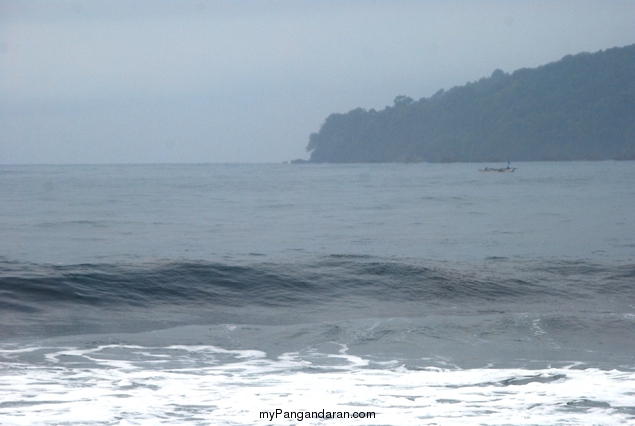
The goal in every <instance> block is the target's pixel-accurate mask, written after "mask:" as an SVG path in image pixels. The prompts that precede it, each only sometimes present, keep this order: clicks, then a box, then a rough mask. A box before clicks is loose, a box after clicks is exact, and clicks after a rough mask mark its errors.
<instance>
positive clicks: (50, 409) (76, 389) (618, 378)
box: [0, 345, 635, 425]
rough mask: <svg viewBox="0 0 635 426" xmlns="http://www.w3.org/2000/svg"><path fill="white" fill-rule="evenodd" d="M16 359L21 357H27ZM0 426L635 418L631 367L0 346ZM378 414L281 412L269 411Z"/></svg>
mask: <svg viewBox="0 0 635 426" xmlns="http://www.w3.org/2000/svg"><path fill="white" fill-rule="evenodd" d="M25 356H30V357H31V358H29V359H28V360H27V359H26V358H25ZM0 360H2V362H0V374H1V375H2V380H1V381H0V419H1V422H0V423H2V424H3V425H33V424H39V425H61V424H63V425H88V424H90V425H95V424H103V425H157V424H161V425H169V424H173V425H181V424H196V425H261V424H315V425H322V424H324V425H327V424H328V425H333V424H364V425H434V424H439V425H441V424H442V425H453V424H456V425H458V424H461V425H462V424H485V425H509V424H513V425H567V424H575V425H597V424H612V425H618V424H633V423H635V373H633V372H631V371H618V370H612V371H605V370H599V369H591V368H588V369H581V368H580V366H576V365H575V364H572V366H571V367H569V368H548V369H542V370H527V369H495V368H485V369H469V370H458V369H451V370H450V369H448V370H446V369H439V368H430V369H422V370H410V369H407V368H405V367H404V366H402V365H399V363H398V362H393V363H383V364H378V363H374V362H373V361H370V360H367V359H364V358H361V357H356V356H352V355H348V354H347V353H346V347H345V346H342V350H341V351H340V352H339V353H337V354H320V353H315V352H314V353H307V354H305V353H302V354H301V353H286V354H283V355H282V356H280V357H278V358H276V359H268V358H267V357H266V354H264V353H263V352H260V351H253V350H242V351H241V350H234V351H231V350H225V349H221V348H217V347H214V346H184V345H183V346H169V347H162V348H153V347H142V346H131V345H106V346H99V347H94V348H89V349H82V348H71V347H65V348H60V347H58V348H42V347H31V348H12V349H3V350H0ZM276 409H279V410H281V411H282V412H283V413H284V412H296V413H297V412H299V411H301V412H306V411H309V412H321V411H322V410H325V412H349V413H353V412H364V413H365V412H371V411H372V412H375V413H376V417H375V418H374V419H372V418H371V419H369V418H365V419H352V418H349V419H343V420H337V419H336V420H326V419H307V418H305V419H303V420H299V419H298V418H297V416H296V417H294V418H292V419H288V418H287V419H285V418H284V417H283V416H284V415H283V414H281V415H279V416H278V417H277V418H274V419H273V421H272V420H269V418H261V415H260V413H261V412H264V411H267V412H270V413H271V412H275V410H276Z"/></svg>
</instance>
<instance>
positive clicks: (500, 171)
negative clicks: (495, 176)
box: [478, 161, 516, 173]
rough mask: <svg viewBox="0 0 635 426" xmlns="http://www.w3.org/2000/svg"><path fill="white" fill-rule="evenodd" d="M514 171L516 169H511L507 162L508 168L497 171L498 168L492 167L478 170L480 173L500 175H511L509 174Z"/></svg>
mask: <svg viewBox="0 0 635 426" xmlns="http://www.w3.org/2000/svg"><path fill="white" fill-rule="evenodd" d="M514 170H516V167H510V166H509V161H508V162H507V167H501V168H500V169H496V168H492V167H485V168H484V169H478V171H479V172H499V173H505V172H507V173H509V172H513V171H514Z"/></svg>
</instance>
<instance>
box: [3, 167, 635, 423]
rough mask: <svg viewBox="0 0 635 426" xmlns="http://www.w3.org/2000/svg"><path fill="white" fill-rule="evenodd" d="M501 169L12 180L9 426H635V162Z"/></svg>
mask: <svg viewBox="0 0 635 426" xmlns="http://www.w3.org/2000/svg"><path fill="white" fill-rule="evenodd" d="M484 166H486V165H485V164H469V163H449V164H426V163H418V164H181V165H171V164H160V165H2V166H0V424H2V425H214V426H216V425H269V424H276V425H305V424H310V425H329V426H330V425H627V424H631V425H633V424H635V162H633V161H622V162H615V161H603V162H527V163H516V164H512V166H514V167H516V170H515V171H514V172H513V173H479V171H478V169H479V168H483V167H484ZM487 166H490V167H500V166H501V165H500V164H489V165H487Z"/></svg>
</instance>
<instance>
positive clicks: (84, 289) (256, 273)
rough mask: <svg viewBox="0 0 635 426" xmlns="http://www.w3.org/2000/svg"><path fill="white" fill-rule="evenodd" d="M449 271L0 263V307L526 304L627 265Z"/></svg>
mask: <svg viewBox="0 0 635 426" xmlns="http://www.w3.org/2000/svg"><path fill="white" fill-rule="evenodd" d="M500 263H501V262H500V261H497V262H496V263H495V265H494V266H490V267H479V268H476V267H472V268H467V269H466V268H463V269H460V268H457V269H451V268H447V267H445V266H439V265H434V266H423V265H420V264H414V263H405V262H396V261H386V260H381V259H377V258H372V257H356V256H328V257H324V258H320V259H317V260H316V261H313V262H304V263H294V264H284V263H266V262H263V263H255V264H229V263H218V262H204V261H163V262H156V263H149V264H121V263H120V264H79V265H41V264H30V263H19V262H11V261H0V294H2V301H1V302H0V309H5V310H6V309H9V310H21V311H25V312H26V311H37V310H38V309H41V308H42V307H43V306H46V305H47V304H51V303H53V304H81V305H90V306H108V305H117V306H140V307H147V306H154V305H157V304H158V305H161V304H171V305H210V306H214V305H216V306H229V307H231V306H246V305H260V306H270V307H277V306H291V305H293V306H299V305H302V304H321V303H323V304H328V303H332V302H333V301H334V300H338V299H341V298H364V299H372V300H377V301H386V302H397V303H399V302H406V301H407V302H421V303H426V304H435V303H436V304H439V303H448V302H452V303H473V302H483V303H486V302H510V301H512V302H515V303H534V302H537V301H543V300H552V299H560V298H565V299H567V300H583V299H585V298H588V297H594V298H597V297H600V296H602V295H604V296H615V295H625V296H627V297H631V296H632V294H633V289H635V280H634V279H633V278H635V266H634V265H621V266H606V265H597V264H586V263H581V262H550V263H544V264H540V265H529V266H528V265H527V264H523V265H516V264H513V263H511V264H510V263H509V262H503V264H504V266H503V267H501V266H500Z"/></svg>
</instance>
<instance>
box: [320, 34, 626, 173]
mask: <svg viewBox="0 0 635 426" xmlns="http://www.w3.org/2000/svg"><path fill="white" fill-rule="evenodd" d="M307 151H309V152H310V154H311V157H310V160H309V161H310V162H333V163H366V162H418V161H427V162H449V161H470V162H485V161H487V162H492V161H508V160H511V161H534V160H606V159H615V160H633V159H635V45H631V46H627V47H621V48H612V49H607V50H604V51H599V52H596V53H593V54H591V53H580V54H577V55H567V56H565V57H564V58H562V59H561V60H559V61H557V62H553V63H550V64H547V65H543V66H540V67H538V68H533V69H528V68H523V69H519V70H517V71H514V72H513V73H511V74H508V73H505V72H503V71H501V70H496V71H494V72H493V73H492V75H491V76H490V77H487V78H482V79H480V80H479V81H477V82H474V83H468V84H466V85H465V86H460V87H454V88H452V89H450V90H447V91H444V90H440V91H439V92H437V93H436V94H435V95H434V96H432V97H429V98H421V99H419V100H418V101H415V100H413V99H412V98H409V97H407V96H397V97H396V98H395V101H394V105H393V106H389V107H386V108H385V109H383V110H381V111H376V110H374V109H371V110H366V109H363V108H357V109H354V110H352V111H349V112H348V113H346V114H331V115H330V116H328V117H327V118H326V120H325V122H324V123H323V124H322V127H321V128H320V130H319V132H317V133H312V134H311V135H310V138H309V144H308V146H307Z"/></svg>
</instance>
